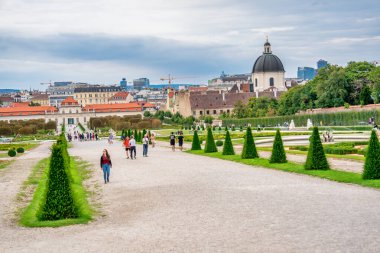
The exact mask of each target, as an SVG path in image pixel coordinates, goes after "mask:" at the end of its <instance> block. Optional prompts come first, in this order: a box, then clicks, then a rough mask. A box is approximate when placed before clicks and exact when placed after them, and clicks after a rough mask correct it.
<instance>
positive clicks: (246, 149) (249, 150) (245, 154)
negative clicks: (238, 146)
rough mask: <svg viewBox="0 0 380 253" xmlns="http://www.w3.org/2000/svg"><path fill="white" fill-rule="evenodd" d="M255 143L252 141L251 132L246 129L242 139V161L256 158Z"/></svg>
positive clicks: (249, 129) (248, 128)
mask: <svg viewBox="0 0 380 253" xmlns="http://www.w3.org/2000/svg"><path fill="white" fill-rule="evenodd" d="M258 157H259V155H258V154H257V149H256V145H255V141H254V140H253V136H252V130H251V128H250V127H247V131H246V134H245V139H244V146H243V151H242V153H241V158H242V159H250V158H258Z"/></svg>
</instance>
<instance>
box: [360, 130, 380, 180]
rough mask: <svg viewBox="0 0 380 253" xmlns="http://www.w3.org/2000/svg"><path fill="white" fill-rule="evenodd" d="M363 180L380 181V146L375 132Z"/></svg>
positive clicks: (370, 143)
mask: <svg viewBox="0 0 380 253" xmlns="http://www.w3.org/2000/svg"><path fill="white" fill-rule="evenodd" d="M363 179H380V144H379V139H378V138H377V136H376V131H374V130H372V134H371V138H370V140H369V144H368V151H367V155H366V158H365V163H364V171H363Z"/></svg>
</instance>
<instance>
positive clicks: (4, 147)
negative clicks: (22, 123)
mask: <svg viewBox="0 0 380 253" xmlns="http://www.w3.org/2000/svg"><path fill="white" fill-rule="evenodd" d="M38 145H39V144H38V143H6V144H0V151H8V150H9V149H11V148H14V149H17V148H19V147H22V148H24V149H25V151H27V150H30V149H32V148H35V147H36V146H38Z"/></svg>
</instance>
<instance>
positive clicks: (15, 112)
mask: <svg viewBox="0 0 380 253" xmlns="http://www.w3.org/2000/svg"><path fill="white" fill-rule="evenodd" d="M45 111H47V112H51V111H53V112H56V111H57V108H55V107H54V106H27V107H26V106H25V107H3V108H0V116H19V115H41V114H45Z"/></svg>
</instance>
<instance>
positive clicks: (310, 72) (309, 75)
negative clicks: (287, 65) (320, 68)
mask: <svg viewBox="0 0 380 253" xmlns="http://www.w3.org/2000/svg"><path fill="white" fill-rule="evenodd" d="M315 76H316V70H315V69H314V68H310V67H298V70H297V78H298V79H301V80H311V79H313V78H314V77H315Z"/></svg>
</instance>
